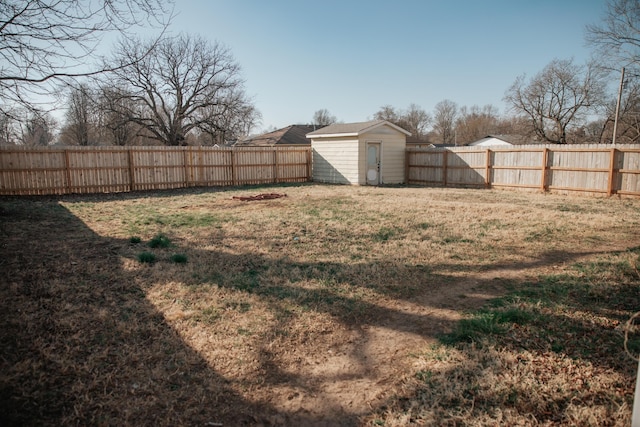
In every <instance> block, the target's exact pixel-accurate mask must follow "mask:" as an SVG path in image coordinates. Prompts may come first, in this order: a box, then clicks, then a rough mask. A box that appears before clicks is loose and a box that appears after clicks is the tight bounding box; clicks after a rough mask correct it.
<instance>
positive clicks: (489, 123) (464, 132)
mask: <svg viewBox="0 0 640 427" xmlns="http://www.w3.org/2000/svg"><path fill="white" fill-rule="evenodd" d="M501 130H502V124H501V123H500V118H499V117H498V111H497V109H496V107H494V106H493V105H485V106H484V107H482V108H480V107H479V106H477V105H474V106H472V107H471V108H467V107H466V106H463V107H461V108H460V112H459V114H458V120H457V121H456V139H457V143H458V144H460V145H464V144H467V143H469V142H473V141H477V140H478V139H480V138H483V137H485V136H487V135H490V134H492V133H500V131H501Z"/></svg>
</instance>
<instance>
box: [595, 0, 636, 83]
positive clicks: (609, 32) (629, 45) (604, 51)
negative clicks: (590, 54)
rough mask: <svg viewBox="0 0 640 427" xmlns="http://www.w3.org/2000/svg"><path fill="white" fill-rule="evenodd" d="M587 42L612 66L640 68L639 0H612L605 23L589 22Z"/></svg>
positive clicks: (608, 4) (602, 61) (603, 60)
mask: <svg viewBox="0 0 640 427" xmlns="http://www.w3.org/2000/svg"><path fill="white" fill-rule="evenodd" d="M586 38H587V42H588V43H589V44H591V45H592V46H594V47H595V48H596V50H597V52H598V53H599V54H600V56H601V58H602V60H601V61H600V63H601V64H603V63H604V64H607V65H608V66H609V68H610V69H611V68H617V67H623V66H626V67H629V66H633V67H635V68H636V71H637V70H638V68H640V5H638V0H609V1H608V2H607V11H606V13H605V16H604V19H603V22H602V24H600V25H588V26H587V36H586Z"/></svg>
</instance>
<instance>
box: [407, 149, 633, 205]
mask: <svg viewBox="0 0 640 427" xmlns="http://www.w3.org/2000/svg"><path fill="white" fill-rule="evenodd" d="M405 172H406V182H407V184H414V185H425V186H432V185H433V186H445V187H447V186H464V187H466V186H476V187H486V188H491V187H512V188H522V189H531V190H540V191H566V192H581V193H593V194H597V193H600V194H606V195H609V196H611V195H613V194H620V195H627V196H640V146H638V145H624V146H622V145H616V146H615V147H614V146H603V145H582V146H557V145H546V146H520V147H512V148H498V147H490V148H479V147H459V148H451V149H407V158H406V168H405Z"/></svg>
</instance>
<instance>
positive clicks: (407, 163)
mask: <svg viewBox="0 0 640 427" xmlns="http://www.w3.org/2000/svg"><path fill="white" fill-rule="evenodd" d="M404 154H405V156H404V183H405V185H409V176H411V174H410V173H409V167H410V165H411V162H410V161H409V157H410V156H411V151H409V150H407V149H405V151H404Z"/></svg>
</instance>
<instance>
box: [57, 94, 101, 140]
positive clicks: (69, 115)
mask: <svg viewBox="0 0 640 427" xmlns="http://www.w3.org/2000/svg"><path fill="white" fill-rule="evenodd" d="M90 92H91V89H90V88H89V86H88V85H87V84H86V83H82V84H80V85H79V86H77V87H72V88H71V89H70V91H69V96H68V97H67V112H66V115H65V119H66V121H65V126H64V128H63V134H64V136H65V138H64V139H65V143H67V144H69V145H82V146H86V145H89V143H90V139H91V138H92V137H93V135H90V134H91V133H92V131H93V129H95V128H96V127H97V126H96V123H95V120H93V118H94V117H93V114H92V110H93V109H94V108H93V100H92V96H91V93H90Z"/></svg>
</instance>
